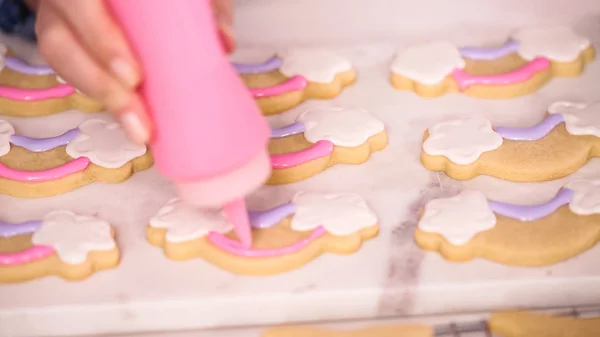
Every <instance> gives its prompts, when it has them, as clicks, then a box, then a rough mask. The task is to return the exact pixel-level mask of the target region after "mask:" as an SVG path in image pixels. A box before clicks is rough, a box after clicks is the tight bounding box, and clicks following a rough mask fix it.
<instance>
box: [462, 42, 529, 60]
mask: <svg viewBox="0 0 600 337" xmlns="http://www.w3.org/2000/svg"><path fill="white" fill-rule="evenodd" d="M517 50H519V43H518V42H517V41H513V40H511V41H507V42H506V43H505V44H504V45H502V46H500V47H495V48H483V47H462V48H460V55H461V56H462V57H464V58H468V59H471V60H483V61H491V60H495V59H499V58H501V57H504V56H506V55H508V54H512V53H514V52H516V51H517Z"/></svg>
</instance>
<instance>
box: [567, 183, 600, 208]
mask: <svg viewBox="0 0 600 337" xmlns="http://www.w3.org/2000/svg"><path fill="white" fill-rule="evenodd" d="M567 187H568V188H569V189H571V190H572V191H573V192H574V193H573V198H572V199H571V202H569V208H570V209H571V211H572V212H573V213H575V214H579V215H590V214H597V213H600V180H576V181H574V182H572V183H570V184H569V185H568V186H567Z"/></svg>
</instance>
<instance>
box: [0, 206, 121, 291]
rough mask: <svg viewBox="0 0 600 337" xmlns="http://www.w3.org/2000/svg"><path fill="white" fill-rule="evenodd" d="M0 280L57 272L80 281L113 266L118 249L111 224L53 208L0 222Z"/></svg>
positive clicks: (117, 257) (17, 279)
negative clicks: (34, 216)
mask: <svg viewBox="0 0 600 337" xmlns="http://www.w3.org/2000/svg"><path fill="white" fill-rule="evenodd" d="M0 242H4V243H3V246H4V247H6V248H10V249H9V250H6V249H5V250H3V251H2V252H1V253H0V283H6V282H22V281H28V280H31V279H35V278H40V277H45V276H49V275H56V276H59V277H62V278H64V279H67V280H81V279H84V278H87V277H88V276H90V275H92V274H93V273H95V272H97V271H100V270H104V269H111V268H115V267H116V266H117V265H118V264H119V255H120V254H119V249H118V247H117V244H116V242H115V233H114V230H113V228H112V226H111V225H110V224H109V223H108V222H106V221H103V220H100V219H98V218H94V217H90V216H84V215H77V214H75V213H73V212H70V211H54V212H51V213H48V214H47V215H46V216H44V217H43V218H42V219H41V220H33V221H25V222H21V223H8V222H3V221H0Z"/></svg>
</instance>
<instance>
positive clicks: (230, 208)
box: [223, 198, 252, 248]
mask: <svg viewBox="0 0 600 337" xmlns="http://www.w3.org/2000/svg"><path fill="white" fill-rule="evenodd" d="M223 211H224V212H225V215H226V216H227V219H229V222H230V223H231V224H232V225H233V228H234V230H235V234H236V235H237V237H238V238H239V240H240V243H241V244H242V246H243V247H244V248H251V247H252V230H251V228H250V220H249V218H248V210H247V209H246V200H244V198H239V199H235V200H233V201H231V202H229V203H227V204H225V205H224V206H223Z"/></svg>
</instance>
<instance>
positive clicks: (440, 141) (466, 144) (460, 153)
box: [423, 116, 502, 165]
mask: <svg viewBox="0 0 600 337" xmlns="http://www.w3.org/2000/svg"><path fill="white" fill-rule="evenodd" d="M501 145H502V137H501V136H500V135H499V134H498V133H497V132H495V131H494V130H493V129H492V123H491V122H490V121H489V120H487V119H485V118H483V117H481V116H471V117H467V118H462V119H458V120H454V121H449V122H442V123H439V124H436V125H434V126H432V127H430V128H429V137H427V139H426V140H425V142H423V151H425V153H427V154H429V155H431V156H445V157H446V158H448V159H449V160H450V161H452V162H453V163H455V164H458V165H469V164H471V163H474V162H475V161H476V160H477V159H479V157H480V156H481V155H482V154H483V153H484V152H488V151H493V150H495V149H497V148H499V147H500V146H501Z"/></svg>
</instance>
